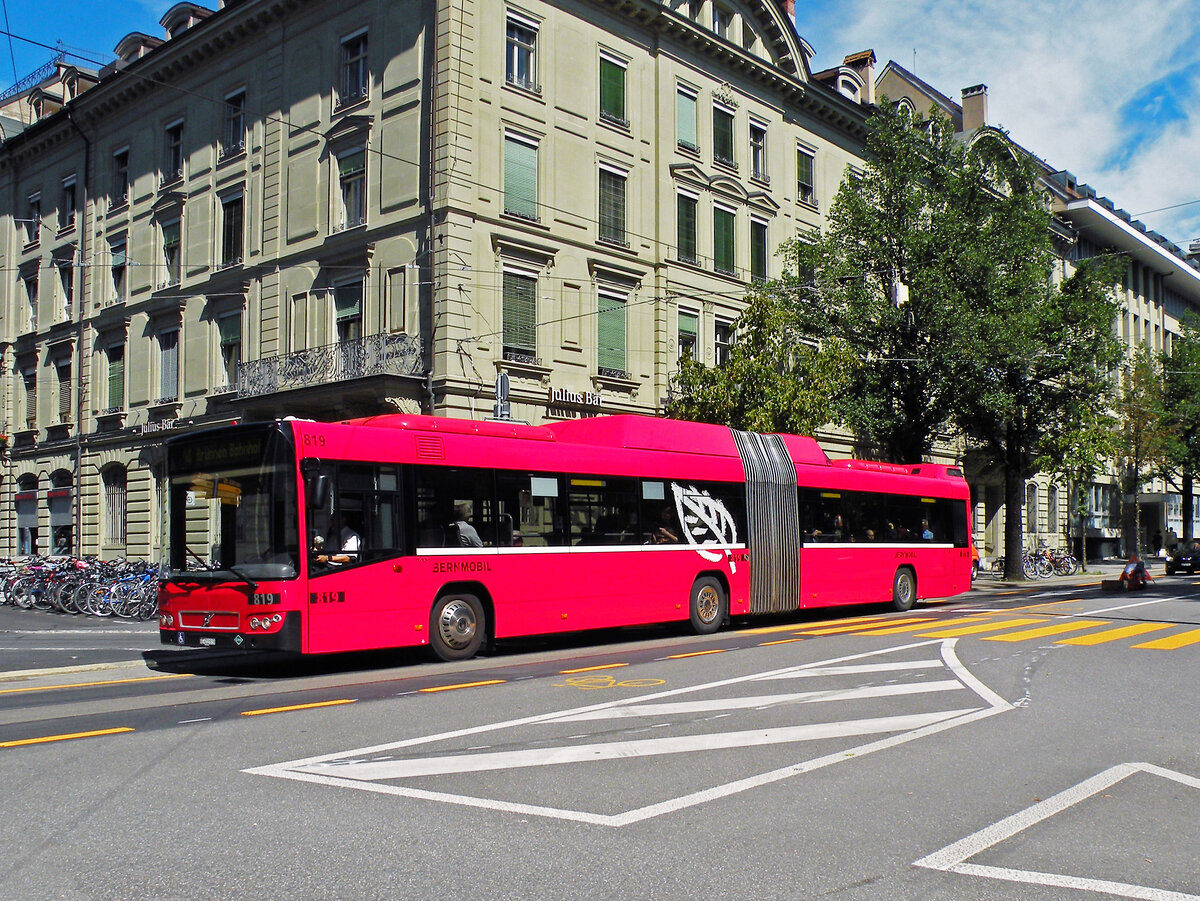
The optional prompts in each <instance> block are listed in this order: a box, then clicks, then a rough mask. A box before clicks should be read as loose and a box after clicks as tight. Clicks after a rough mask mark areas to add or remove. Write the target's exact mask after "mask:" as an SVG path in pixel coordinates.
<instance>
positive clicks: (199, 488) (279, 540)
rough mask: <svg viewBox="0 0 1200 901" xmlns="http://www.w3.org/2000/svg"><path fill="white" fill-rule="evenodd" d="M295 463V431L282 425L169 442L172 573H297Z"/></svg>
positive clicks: (211, 576) (237, 576) (233, 576)
mask: <svg viewBox="0 0 1200 901" xmlns="http://www.w3.org/2000/svg"><path fill="white" fill-rule="evenodd" d="M294 461H295V451H294V449H293V445H292V439H291V434H290V432H289V431H287V429H286V427H283V426H280V425H266V426H241V427H234V428H232V429H221V430H219V431H217V432H212V433H210V434H208V435H196V436H188V437H186V438H177V439H175V440H173V441H172V442H170V443H169V444H168V446H167V452H166V467H167V483H168V485H167V491H168V523H169V526H168V536H169V537H168V549H167V550H168V554H167V565H168V572H167V578H173V579H188V580H193V581H197V580H206V581H207V580H213V581H217V580H223V581H231V580H232V581H244V582H248V583H254V582H257V581H258V580H263V579H294V578H295V577H296V575H297V573H298V572H299V560H300V546H299V542H300V538H299V535H300V530H299V508H298V505H297V504H298V502H297V497H296V476H295V462H294Z"/></svg>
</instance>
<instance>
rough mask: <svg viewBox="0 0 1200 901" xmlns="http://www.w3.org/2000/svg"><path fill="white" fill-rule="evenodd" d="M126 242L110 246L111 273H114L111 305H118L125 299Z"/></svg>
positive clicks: (117, 242)
mask: <svg viewBox="0 0 1200 901" xmlns="http://www.w3.org/2000/svg"><path fill="white" fill-rule="evenodd" d="M125 246H126V245H125V240H124V239H121V240H119V241H113V242H112V243H111V244H109V245H108V251H109V258H110V264H109V271H110V272H111V273H112V297H111V298H110V299H109V300H110V302H111V303H117V302H119V301H122V300H124V299H125V273H126V266H127V265H128V263H127V262H126V256H125Z"/></svg>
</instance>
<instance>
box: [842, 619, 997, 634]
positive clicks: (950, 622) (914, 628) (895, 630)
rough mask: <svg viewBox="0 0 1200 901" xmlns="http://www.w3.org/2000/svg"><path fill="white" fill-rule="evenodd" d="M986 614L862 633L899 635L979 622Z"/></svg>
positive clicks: (928, 621)
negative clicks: (931, 628)
mask: <svg viewBox="0 0 1200 901" xmlns="http://www.w3.org/2000/svg"><path fill="white" fill-rule="evenodd" d="M988 616H989V614H983V615H977V616H964V617H962V618H961V619H945V620H941V621H940V622H939V621H937V620H932V619H930V620H926V621H925V622H923V623H921V624H920V625H916V626H896V627H895V628H890V629H872V630H871V631H869V632H867V631H864V632H863V633H862V634H864V635H899V634H901V633H902V632H920V631H921V630H922V629H928V628H930V627H933V626H937V627H941V626H969V625H971V624H973V623H979V622H983V621H985V620H986V619H987V618H988Z"/></svg>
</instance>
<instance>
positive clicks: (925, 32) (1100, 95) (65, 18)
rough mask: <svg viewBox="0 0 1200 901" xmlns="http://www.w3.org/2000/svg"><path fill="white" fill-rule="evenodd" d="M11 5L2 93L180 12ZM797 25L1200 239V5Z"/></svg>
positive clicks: (869, 15)
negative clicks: (963, 105) (962, 94)
mask: <svg viewBox="0 0 1200 901" xmlns="http://www.w3.org/2000/svg"><path fill="white" fill-rule="evenodd" d="M3 2H4V5H5V9H6V12H7V18H8V26H9V27H8V28H6V29H5V30H6V31H11V32H12V33H13V34H14V35H17V36H18V37H16V38H14V39H13V40H12V42H11V52H10V50H9V47H7V46H2V45H0V86H7V85H9V84H11V83H12V81H13V80H14V75H13V70H14V66H13V63H14V58H15V64H16V65H15V68H16V72H17V73H18V74H17V76H16V77H17V78H19V77H22V76H24V75H26V74H28V73H30V72H32V71H33V70H35V69H36V68H37V67H38V66H40V65H42V64H43V63H45V62H47V61H48V60H49V59H50V58H51V57H52V56H53V53H54V51H53V50H50V49H47V48H46V47H44V46H37V45H35V44H31V43H27V42H26V41H23V40H21V38H25V39H29V40H32V41H36V42H39V43H40V44H43V45H49V46H50V47H53V46H55V45H56V44H58V43H59V42H61V43H62V44H63V45H64V46H65V47H66V48H67V50H68V52H69V53H71V54H79V55H81V56H82V57H84V59H78V58H75V59H74V61H75V62H77V63H78V64H80V65H89V64H90V63H89V61H99V62H106V61H108V60H110V59H111V58H112V51H113V48H114V47H115V46H116V44H117V42H118V41H119V40H120V39H121V38H122V37H124V36H125V35H126V34H128V33H129V32H131V31H144V32H145V33H147V34H151V35H155V36H158V35H160V33H161V31H162V29H161V28H160V27H159V24H158V22H159V19H160V18H161V17H162V15H163V13H164V12H166V11H167V10H168V9H169V8H170V7H171V6H172V5H173V3H172V2H161V0H116V2H113V0H107V2H102V0H3ZM201 2H202V5H207V6H210V7H215V6H216V0H201ZM395 2H403V0H395ZM490 2H498V0H490ZM796 20H797V27H798V30H799V32H800V34H801V35H803V36H804V37H805V38H806V39H807V40H808V42H809V43H810V44H811V45H812V46H813V49H814V51H815V52H816V56H815V58H814V59H813V67H814V69H818V70H819V69H823V68H827V67H829V66H833V65H836V64H837V63H839V62H841V60H842V58H843V57H844V56H845V55H846V54H849V53H853V52H855V51H858V50H864V49H867V48H871V49H873V50H874V51H875V55H876V56H877V57H878V59H879V64H880V66H883V65H884V64H886V63H887V61H888V60H889V59H894V60H896V61H897V62H898V63H900V64H901V65H903V66H904V67H905V68H908V69H910V70H914V69H915V71H916V74H917V75H919V76H920V77H921V78H923V79H924V80H925V81H927V82H929V83H930V84H932V85H933V86H934V87H936V88H937V89H939V90H940V91H942V92H943V93H945V94H948V95H950V96H951V97H957V96H958V93H959V91H960V90H961V89H962V88H964V87H967V86H969V85H975V84H979V83H981V82H982V83H984V84H987V86H988V111H989V120H990V122H991V123H992V124H993V125H999V126H1001V127H1003V128H1006V129H1007V130H1008V131H1009V133H1010V134H1011V135H1012V137H1013V139H1014V140H1016V141H1017V142H1018V143H1020V144H1021V145H1022V146H1024V147H1025V148H1027V149H1028V150H1030V151H1032V152H1033V153H1036V154H1037V155H1038V156H1040V157H1041V158H1042V159H1044V160H1046V162H1047V163H1049V164H1050V165H1052V166H1054V167H1055V168H1057V169H1069V170H1070V171H1071V172H1073V173H1074V174H1075V175H1076V177H1078V178H1079V180H1080V181H1083V182H1087V183H1088V184H1090V185H1091V186H1092V187H1093V188H1095V189H1096V190H1097V192H1099V193H1100V194H1102V195H1105V196H1107V197H1109V198H1111V199H1112V200H1113V201H1114V202H1115V203H1116V204H1117V206H1119V207H1123V208H1124V209H1126V210H1127V211H1129V212H1130V213H1132V214H1134V215H1135V216H1137V217H1139V218H1141V219H1142V221H1143V222H1145V223H1146V224H1147V225H1149V226H1150V227H1151V228H1153V229H1156V230H1157V231H1159V232H1161V233H1162V234H1164V235H1166V236H1167V237H1168V238H1170V239H1171V240H1172V241H1174V242H1175V243H1177V244H1180V245H1181V246H1183V247H1185V248H1186V246H1187V245H1188V243H1189V242H1190V241H1191V240H1193V239H1196V238H1200V103H1197V100H1198V99H1200V0H796ZM3 43H5V44H6V43H8V42H3ZM1193 201H1196V202H1193ZM1168 207H1170V208H1171V209H1164V208H1168Z"/></svg>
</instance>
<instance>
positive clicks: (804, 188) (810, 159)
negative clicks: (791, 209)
mask: <svg viewBox="0 0 1200 901" xmlns="http://www.w3.org/2000/svg"><path fill="white" fill-rule="evenodd" d="M815 162H816V157H815V155H814V154H813V152H812V151H811V150H808V149H806V148H804V147H800V148H798V149H797V150H796V200H798V201H799V202H800V203H806V204H808V205H809V206H816V203H817V192H816V188H815V184H816V183H815V182H814V180H813V168H814V164H815Z"/></svg>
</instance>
